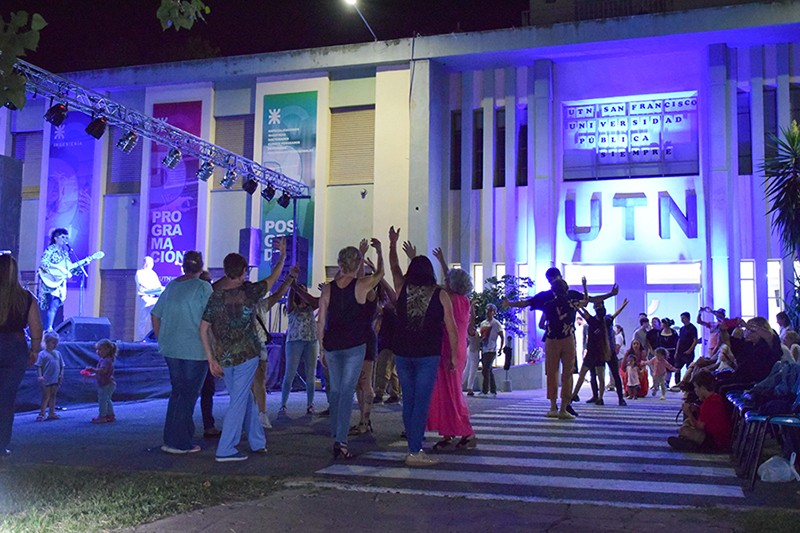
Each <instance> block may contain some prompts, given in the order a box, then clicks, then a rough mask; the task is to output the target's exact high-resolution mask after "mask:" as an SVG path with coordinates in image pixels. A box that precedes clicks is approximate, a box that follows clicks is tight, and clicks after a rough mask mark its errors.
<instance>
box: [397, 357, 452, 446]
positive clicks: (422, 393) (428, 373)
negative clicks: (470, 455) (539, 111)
mask: <svg viewBox="0 0 800 533" xmlns="http://www.w3.org/2000/svg"><path fill="white" fill-rule="evenodd" d="M440 359H441V356H440V355H431V356H424V357H404V356H402V355H398V354H395V356H394V361H395V365H396V366H397V375H398V377H399V378H400V388H402V389H403V426H405V428H406V438H407V439H408V451H409V453H417V452H419V451H420V450H421V449H422V438H423V437H424V436H425V423H426V422H427V421H428V408H429V407H430V405H431V395H432V394H433V384H434V383H435V381H436V370H437V368H438V367H439V360H440Z"/></svg>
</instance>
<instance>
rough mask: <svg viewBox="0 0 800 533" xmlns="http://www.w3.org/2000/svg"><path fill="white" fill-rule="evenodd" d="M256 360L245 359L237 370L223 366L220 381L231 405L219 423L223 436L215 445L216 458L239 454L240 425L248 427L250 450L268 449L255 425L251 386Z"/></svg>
mask: <svg viewBox="0 0 800 533" xmlns="http://www.w3.org/2000/svg"><path fill="white" fill-rule="evenodd" d="M258 361H259V358H258V357H253V358H252V359H248V360H247V361H245V362H244V363H241V364H238V365H236V366H223V367H222V371H223V379H224V380H225V388H227V389H228V395H229V396H230V402H229V403H228V412H227V413H225V420H223V422H222V435H220V437H219V444H218V445H217V457H228V456H230V455H235V454H236V453H237V452H238V450H237V449H236V445H237V444H239V441H240V440H241V438H242V423H243V422H244V424H245V425H246V426H247V442H248V443H249V444H250V449H251V450H260V449H261V448H265V447H266V445H267V438H266V437H265V436H264V428H263V427H262V426H261V422H259V421H258V408H257V407H256V402H255V399H254V398H253V392H252V391H251V390H250V385H252V383H253V376H254V375H255V373H256V367H258Z"/></svg>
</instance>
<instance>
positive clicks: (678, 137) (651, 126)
mask: <svg viewBox="0 0 800 533" xmlns="http://www.w3.org/2000/svg"><path fill="white" fill-rule="evenodd" d="M562 107H563V122H562V127H563V132H564V139H563V154H564V159H563V175H564V179H565V180H580V179H597V178H623V177H645V176H687V175H696V174H699V169H700V167H699V157H698V153H699V152H698V140H697V93H696V92H680V93H666V94H646V95H636V96H626V97H619V98H600V99H595V100H580V101H572V102H564V103H563V104H562Z"/></svg>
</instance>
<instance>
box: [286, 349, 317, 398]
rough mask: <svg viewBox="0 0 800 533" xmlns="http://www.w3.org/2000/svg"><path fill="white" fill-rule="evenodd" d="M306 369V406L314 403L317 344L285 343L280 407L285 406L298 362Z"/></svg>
mask: <svg viewBox="0 0 800 533" xmlns="http://www.w3.org/2000/svg"><path fill="white" fill-rule="evenodd" d="M301 359H302V360H303V364H304V365H305V369H306V405H311V404H313V403H314V385H315V384H316V376H315V374H316V370H317V342H316V341H286V372H285V373H284V374H283V384H282V385H281V406H284V405H286V400H288V399H289V392H291V390H292V383H293V382H294V377H295V375H296V374H297V367H298V365H299V364H300V360H301Z"/></svg>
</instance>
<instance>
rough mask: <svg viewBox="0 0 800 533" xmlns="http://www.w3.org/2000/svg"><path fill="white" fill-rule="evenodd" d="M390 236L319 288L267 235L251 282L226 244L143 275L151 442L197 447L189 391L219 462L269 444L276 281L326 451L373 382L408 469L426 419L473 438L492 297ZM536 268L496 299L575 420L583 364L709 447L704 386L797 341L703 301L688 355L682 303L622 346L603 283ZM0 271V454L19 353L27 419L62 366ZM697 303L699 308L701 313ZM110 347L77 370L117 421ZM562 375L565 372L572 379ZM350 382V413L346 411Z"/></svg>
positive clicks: (459, 442) (718, 412)
mask: <svg viewBox="0 0 800 533" xmlns="http://www.w3.org/2000/svg"><path fill="white" fill-rule="evenodd" d="M59 237H60V236H59ZM388 242H389V257H388V262H389V270H390V272H391V274H392V283H391V284H390V283H388V282H387V280H386V279H385V268H384V257H383V247H382V244H381V242H380V241H379V240H378V239H372V240H371V241H369V242H368V241H366V240H363V241H361V243H360V244H359V246H357V247H356V246H348V247H345V248H343V249H342V250H340V252H339V254H338V258H337V265H338V272H337V273H336V275H335V276H334V279H333V280H331V281H330V282H329V283H325V284H322V285H321V286H320V295H319V296H314V295H312V294H310V292H309V291H308V290H307V288H306V287H303V286H302V285H299V284H298V283H297V282H296V278H297V276H298V268H297V267H296V266H295V267H292V268H291V269H290V270H288V273H287V274H286V275H285V276H284V278H283V280H282V282H281V283H280V285H279V286H278V287H277V288H275V285H276V284H277V283H278V281H279V278H280V275H281V273H282V272H283V266H284V263H285V260H286V243H285V241H284V240H283V239H279V240H278V243H277V253H278V254H279V260H278V262H277V264H276V265H275V266H274V269H273V270H272V272H271V273H270V275H269V276H267V277H266V278H264V279H263V280H260V281H257V282H251V281H249V280H248V278H249V273H250V267H249V266H248V264H247V261H246V259H245V258H244V257H242V256H241V255H239V254H236V253H231V254H228V255H227V256H226V257H225V259H224V261H223V270H224V276H223V277H222V278H220V279H219V280H216V281H215V282H213V283H212V280H211V277H210V275H209V274H208V272H207V271H205V270H204V268H203V267H204V265H203V258H202V255H201V254H200V253H199V252H194V251H190V252H187V253H186V254H185V255H184V261H183V275H182V276H180V277H178V278H176V279H174V280H172V281H171V282H170V283H169V284H167V286H166V287H163V289H162V288H161V286H160V283H158V287H155V283H154V282H153V283H150V285H153V287H151V288H150V289H142V291H141V294H140V296H143V295H145V296H146V295H149V294H150V293H148V291H151V290H152V291H153V292H155V290H158V291H159V292H161V291H162V290H163V292H162V293H161V294H160V297H159V298H158V299H157V301H156V302H155V303H154V304H153V305H152V306H148V309H149V311H150V319H151V324H152V328H153V332H154V335H155V336H156V338H157V339H158V343H159V351H160V353H161V354H162V355H163V356H164V358H165V361H166V364H167V368H168V371H169V377H170V384H171V392H170V396H169V401H168V404H167V411H166V414H165V421H164V429H163V446H162V447H161V450H162V451H164V452H165V453H170V454H178V455H180V454H190V453H194V452H197V451H200V449H201V448H200V446H199V445H197V444H195V440H194V435H195V426H194V421H193V413H194V409H195V406H196V403H197V400H198V398H200V399H201V402H200V403H201V409H202V411H203V422H204V432H203V435H204V437H209V438H210V437H214V438H218V439H219V441H218V444H217V446H216V452H215V456H216V460H217V461H218V462H229V461H242V460H245V459H247V458H248V454H247V453H245V452H244V451H242V450H240V448H239V447H240V441H241V440H242V437H243V434H246V437H245V438H246V441H247V444H248V447H249V451H250V453H253V454H266V453H267V442H266V434H265V431H264V429H265V428H270V427H271V424H270V421H269V417H268V415H267V412H266V400H265V398H266V396H265V392H266V391H265V390H264V383H265V369H266V358H267V353H266V349H265V343H266V342H267V341H268V340H269V337H270V333H269V331H268V328H267V326H266V324H267V323H268V319H267V312H268V310H269V309H270V307H272V306H273V305H275V304H276V303H277V302H278V301H279V300H280V299H281V298H282V297H284V296H285V295H287V294H288V306H287V311H288V330H287V334H286V349H285V352H286V362H285V365H286V366H285V372H284V378H283V382H282V387H281V404H280V409H279V414H285V413H286V411H287V401H288V395H289V392H290V391H291V387H292V383H293V382H294V379H295V376H296V374H297V372H298V368H299V365H300V362H301V361H302V362H303V364H304V367H305V371H306V378H307V379H306V413H307V414H309V415H311V414H315V413H316V414H328V415H329V417H330V428H331V436H332V439H333V446H332V453H333V457H334V459H337V460H347V459H349V458H351V457H353V453H352V452H351V450H350V449H349V446H348V437H351V436H357V435H361V434H364V433H368V432H372V431H373V427H372V421H371V418H370V414H371V410H372V405H373V404H374V403H376V402H382V401H383V397H384V394H386V393H388V394H389V398H388V399H387V400H386V403H394V402H398V401H400V400H401V399H402V418H403V436H404V437H405V438H406V440H407V443H408V450H407V454H406V455H405V463H406V464H407V465H409V466H428V465H432V464H436V463H437V462H438V460H437V458H436V456H435V455H431V454H429V453H427V452H426V451H425V450H424V449H423V440H424V433H425V431H426V430H428V431H435V432H438V433H439V435H440V438H439V440H438V441H437V442H436V443H435V444H434V445H433V447H432V449H433V451H436V452H440V451H445V450H448V449H459V448H461V449H473V448H475V447H476V446H477V442H478V439H477V437H476V435H475V433H474V431H473V428H472V425H471V423H470V414H469V408H468V405H467V403H466V398H465V395H464V392H466V394H467V395H469V396H471V395H474V391H475V381H476V378H477V374H478V367H479V365H480V366H481V367H482V376H481V377H482V380H481V382H482V383H481V394H482V395H483V396H488V395H490V394H491V395H493V396H494V395H496V394H497V388H496V384H495V381H494V372H493V369H494V361H495V359H496V356H497V353H498V352H506V353H507V362H506V365H507V366H508V364H509V361H508V359H510V358H509V357H508V356H509V355H510V346H505V335H504V331H503V325H502V323H501V322H500V321H499V320H498V319H497V317H496V314H497V308H496V307H495V306H494V305H491V304H490V305H488V306H486V311H485V316H482V317H478V316H476V310H475V301H472V302H471V301H470V298H469V296H470V294H471V293H472V287H473V285H472V280H471V278H470V276H469V274H468V273H467V272H466V271H464V270H462V269H459V268H449V267H448V266H447V264H446V262H445V259H444V253H443V252H442V250H441V249H439V248H437V249H435V250H433V251H432V255H433V257H434V258H435V259H436V260H437V262H438V263H439V265H440V267H441V269H442V278H441V279H442V283H439V282H438V280H437V276H436V273H435V268H434V265H433V262H432V261H431V260H430V259H429V258H428V257H427V256H426V255H418V254H417V251H416V248H415V247H414V245H413V244H412V243H411V242H409V241H405V242H404V243H403V244H402V249H403V251H404V252H405V254H406V256H407V257H408V259H409V263H408V266H407V268H406V269H405V270H403V269H402V267H401V266H400V258H399V253H398V248H399V247H400V245H399V243H400V230H399V229H395V228H394V227H392V228H391V229H390V231H389V240H388ZM369 248H372V249H373V250H374V252H375V256H376V260H375V262H374V263H373V262H372V261H371V260H370V259H368V258H367V257H366V254H367V252H368V250H369ZM151 269H152V263H150V262H148V261H147V260H145V262H144V264H143V270H146V271H151ZM147 274H148V273H147V272H145V273H143V274H142V276H141V278H142V283H141V284H142V285H146V284H147V283H146V280H147V278H148V276H147ZM150 277H152V276H150ZM546 277H547V279H548V281H549V283H550V288H549V289H548V290H544V291H540V292H538V293H537V294H535V295H533V296H531V297H530V298H524V299H520V300H517V301H508V300H504V301H503V302H502V305H503V307H518V308H528V309H531V310H541V311H542V312H543V320H542V323H541V326H542V328H543V329H544V332H545V333H544V345H545V363H544V366H545V373H546V383H547V385H546V386H547V399H548V400H549V402H550V408H549V410H547V411H546V413H545V416H547V417H549V418H555V419H560V420H572V419H574V418H575V417H577V416H578V413H577V412H576V410H575V409H574V404H575V403H577V402H580V401H581V400H580V397H579V392H580V390H581V386H582V385H583V383H584V382H585V378H586V375H587V374H588V375H589V383H590V386H591V391H592V396H591V398H589V399H586V400H584V402H585V403H594V404H597V405H603V404H604V403H605V395H604V393H605V391H606V390H610V391H614V392H616V395H617V400H618V403H619V405H620V406H625V405H627V401H629V400H635V399H639V398H643V397H645V396H647V395H648V394H652V395H653V396H656V395H660V398H661V399H662V400H663V399H665V398H666V394H667V392H668V391H673V392H681V393H683V394H684V395H685V398H686V401H685V404H684V407H683V411H684V417H685V421H686V422H685V424H684V426H683V427H682V429H681V431H680V433H679V435H677V436H675V437H673V438H671V439H670V440H669V444H670V445H671V446H672V447H674V448H676V449H679V450H698V449H699V450H721V449H725V448H726V447H727V446H728V444H729V436H730V427H729V426H726V424H725V421H724V420H722V419H723V418H725V416H724V415H725V407H724V404H723V401H722V399H721V397H720V396H719V394H717V391H718V390H719V389H720V387H724V386H726V385H731V384H751V385H752V384H753V383H756V382H758V381H760V380H763V379H764V378H766V377H767V376H768V375H769V374H770V372H771V371H772V370H773V366H774V365H775V363H776V362H777V361H779V360H780V359H781V357H784V359H785V360H786V358H787V357H789V358H790V359H791V360H792V362H794V361H795V360H796V358H797V353H796V352H798V351H800V348H799V347H797V346H795V347H794V350H795V352H792V351H791V350H792V348H791V347H792V345H796V344H798V343H799V342H800V337H798V336H797V333H796V332H794V331H793V330H792V329H791V327H790V325H789V321H788V317H787V316H786V315H785V313H782V314H779V316H778V320H779V323H780V324H781V332H780V334H778V333H775V332H774V331H773V330H772V328H771V327H770V326H769V324H768V322H767V321H766V320H765V319H763V318H760V317H756V318H754V319H751V320H749V321H747V322H744V321H742V320H741V319H729V318H727V317H726V316H725V310H723V309H717V310H712V309H709V308H702V309H700V311H699V312H698V315H697V320H696V321H697V323H698V324H699V325H701V326H702V327H705V328H707V329H708V330H709V337H710V338H709V343H708V348H707V350H706V351H705V353H704V354H703V355H702V356H701V357H699V358H696V357H695V351H696V348H697V346H698V345H699V344H700V337H699V334H698V330H697V327H696V326H695V325H694V324H692V322H691V315H690V314H689V313H688V312H684V313H682V314H681V316H680V320H681V326H680V327H679V328H678V329H676V328H674V327H673V326H674V324H675V323H674V322H673V321H672V320H671V319H670V318H667V317H664V318H660V319H659V318H656V317H653V318H648V317H647V316H646V315H645V314H644V313H642V314H640V317H639V328H637V329H636V330H635V331H634V332H633V334H632V336H631V341H630V344H627V342H626V337H625V332H624V330H623V328H622V326H621V325H620V324H615V322H614V321H615V318H617V317H618V316H619V314H620V313H621V312H622V311H623V309H625V307H626V306H627V305H628V300H627V299H625V300H624V301H623V302H622V304H621V305H620V306H619V308H617V309H616V310H614V312H613V313H611V314H609V313H608V312H607V311H606V308H605V303H604V302H605V301H606V300H608V299H609V298H611V297H613V296H615V295H617V294H618V292H619V289H618V287H617V286H616V285H615V286H614V287H613V288H612V290H611V291H610V292H608V293H606V294H602V295H589V294H588V291H587V282H586V280H585V279H584V280H583V290H582V291H577V290H572V289H570V287H569V286H568V284H567V282H566V281H565V280H564V279H563V278H562V276H561V272H560V271H559V270H558V269H556V268H551V269H549V270H548V272H547V273H546ZM138 278H139V276H138V275H137V281H138ZM151 281H152V280H151ZM0 282H1V283H2V285H0V352H1V353H2V356H1V359H0V365H2V370H3V372H2V383H0V451H1V452H2V454H3V455H7V454H8V453H10V452H8V450H7V446H8V443H9V441H10V437H11V426H12V422H13V404H14V396H15V394H16V390H17V387H18V386H19V383H20V380H21V379H22V375H23V374H24V371H25V368H26V367H27V366H29V365H31V364H35V367H36V371H37V378H38V380H39V383H40V385H41V389H42V402H41V408H40V412H39V415H38V416H37V418H36V420H37V421H44V420H55V419H58V418H59V415H58V414H57V413H56V412H55V399H56V394H57V391H58V387H59V385H60V383H61V382H62V380H63V373H64V363H63V358H62V357H61V354H60V353H59V351H58V349H57V348H58V341H59V339H58V335H57V334H55V333H54V332H52V331H46V332H44V333H45V334H44V349H41V350H40V347H41V346H40V345H41V342H42V334H43V331H42V329H43V328H42V324H41V321H40V315H39V310H38V307H37V305H36V300H35V298H34V297H33V296H32V295H31V294H30V293H29V292H28V291H26V290H25V289H23V288H22V287H21V285H20V284H19V272H18V271H17V266H16V262H15V260H14V259H13V258H12V257H11V256H8V255H4V256H0ZM590 305H591V312H590V310H589V306H590ZM709 315H710V316H711V317H712V318H710V319H708V316H709ZM479 319H482V320H479ZM26 328H27V330H28V334H29V336H30V340H31V344H30V347H29V346H28V344H27V341H26V337H25V330H26ZM782 342H783V344H784V345H785V349H783V350H782V348H781V343H782ZM509 344H510V339H509ZM115 352H116V346H115V344H114V343H113V342H111V341H109V340H107V339H104V340H101V341H99V342H98V343H97V345H96V353H97V355H98V363H97V365H96V366H95V367H92V368H87V369H85V370H84V371H83V372H82V374H83V375H85V376H90V377H93V378H95V379H96V380H97V388H98V403H99V414H98V416H97V417H95V418H93V419H92V422H93V423H96V424H105V423H109V422H114V421H115V420H116V417H115V414H114V407H113V402H112V396H113V393H114V389H115V387H116V383H115V380H114V359H115ZM784 352H786V353H788V356H787V355H786V353H784ZM318 355H319V359H320V361H321V363H322V366H323V367H324V370H325V384H326V387H325V393H326V395H327V399H328V410H326V411H323V412H322V413H317V411H316V410H315V407H314V395H315V380H314V374H315V370H316V367H317V356H318ZM606 368H607V369H608V373H609V379H608V382H607V383H606V378H605V370H606ZM575 374H577V376H578V377H577V381H576V382H575V383H573V380H574V376H575ZM215 378H222V379H223V380H224V382H225V386H226V389H227V391H228V394H229V398H230V399H229V404H228V408H227V411H226V413H225V417H224V421H223V424H222V429H221V431H220V430H219V429H217V428H216V427H215V424H214V419H213V416H212V414H211V410H212V408H213V395H214V390H215V381H214V380H215ZM559 386H560V388H561V390H560V393H559ZM354 395H355V397H356V398H357V401H358V407H359V417H358V422H357V423H356V424H354V425H351V417H352V411H353V396H354ZM726 434H727V435H728V436H727V438H726V436H725V435H726Z"/></svg>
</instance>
